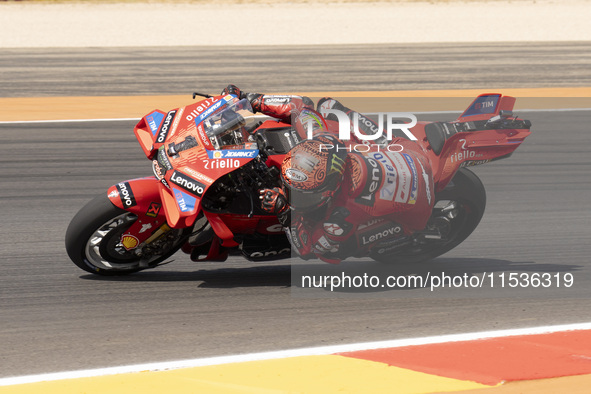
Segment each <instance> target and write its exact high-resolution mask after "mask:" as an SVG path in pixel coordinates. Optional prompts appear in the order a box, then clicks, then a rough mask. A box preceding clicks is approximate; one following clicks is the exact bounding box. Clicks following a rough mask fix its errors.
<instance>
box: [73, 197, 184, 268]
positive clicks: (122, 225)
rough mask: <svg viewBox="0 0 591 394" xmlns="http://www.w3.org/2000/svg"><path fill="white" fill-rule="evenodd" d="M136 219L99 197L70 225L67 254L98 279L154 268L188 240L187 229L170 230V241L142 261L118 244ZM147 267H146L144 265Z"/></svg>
mask: <svg viewBox="0 0 591 394" xmlns="http://www.w3.org/2000/svg"><path fill="white" fill-rule="evenodd" d="M136 220H137V216H136V215H135V214H133V213H131V212H128V211H126V210H124V209H121V208H119V207H117V206H115V205H113V203H111V201H110V200H109V198H108V197H107V195H106V193H101V194H100V195H99V196H97V197H96V198H95V199H93V200H92V201H90V202H89V203H88V204H86V205H85V206H84V207H83V208H82V209H80V211H78V213H77V214H76V216H74V218H73V219H72V221H71V222H70V225H69V226H68V229H67V231H66V251H67V252H68V256H70V259H71V260H72V262H73V263H74V264H76V265H77V266H78V267H80V268H81V269H83V270H84V271H87V272H91V273H93V274H98V275H124V274H130V273H133V272H137V271H141V270H142V269H145V268H147V267H154V266H156V265H157V264H158V263H160V262H162V261H163V260H165V259H166V258H168V257H169V256H171V255H172V254H174V253H175V252H176V251H177V250H178V249H179V248H180V247H181V245H182V244H183V242H184V241H185V240H186V238H187V237H188V233H189V232H190V229H182V230H177V229H172V230H170V231H171V232H172V233H169V234H167V236H168V239H169V241H168V242H162V247H161V248H160V249H158V250H157V252H156V253H152V254H151V255H150V256H148V257H146V256H144V257H143V258H144V260H145V261H144V262H143V263H144V264H142V265H140V260H141V258H140V257H139V256H137V255H136V254H135V253H134V251H133V250H131V251H128V250H126V249H125V248H124V247H123V246H122V245H121V244H120V238H121V235H122V234H123V233H124V232H125V231H126V230H127V229H128V228H129V227H131V225H132V224H133V223H134V222H135V221H136ZM146 263H147V264H146Z"/></svg>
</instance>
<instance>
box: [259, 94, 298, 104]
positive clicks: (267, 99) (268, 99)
mask: <svg viewBox="0 0 591 394" xmlns="http://www.w3.org/2000/svg"><path fill="white" fill-rule="evenodd" d="M290 101H291V97H289V96H264V97H263V103H265V104H267V105H269V104H270V105H281V104H287V103H289V102H290Z"/></svg>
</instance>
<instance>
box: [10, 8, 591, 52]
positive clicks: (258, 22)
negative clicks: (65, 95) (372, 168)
mask: <svg viewBox="0 0 591 394" xmlns="http://www.w3.org/2000/svg"><path fill="white" fill-rule="evenodd" d="M590 15H591V1H589V0H531V1H530V0H512V1H503V0H490V1H477V0H466V1H459V0H448V1H445V0H444V1H437V0H434V1H431V2H422V1H412V0H406V1H404V0H401V1H395V2H371V1H358V2H349V1H345V2H330V1H329V2H322V1H318V0H309V1H306V2H303V1H291V2H282V1H279V0H278V1H275V2H272V1H261V0H251V1H228V0H226V1H223V2H215V1H214V0H208V1H197V2H195V1H193V2H190V1H186V2H182V1H165V0H164V1H162V2H140V1H131V0H128V1H123V2H121V3H118V2H113V1H107V2H96V1H91V2H82V1H74V2H52V1H33V2H15V1H8V2H0V48H19V47H21V48H34V47H114V46H119V47H132V46H171V45H173V46H185V45H216V46H220V45H306V44H370V43H374V44H375V43H415V42H416V43H419V42H504V41H590V40H591V23H589V16H590Z"/></svg>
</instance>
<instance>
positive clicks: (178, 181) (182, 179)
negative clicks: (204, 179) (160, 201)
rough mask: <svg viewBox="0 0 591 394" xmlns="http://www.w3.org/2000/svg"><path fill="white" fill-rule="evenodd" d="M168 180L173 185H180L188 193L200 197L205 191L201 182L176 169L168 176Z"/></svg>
mask: <svg viewBox="0 0 591 394" xmlns="http://www.w3.org/2000/svg"><path fill="white" fill-rule="evenodd" d="M170 181H171V182H172V183H174V184H175V185H177V186H180V187H182V188H183V189H185V190H186V191H188V192H189V193H193V194H195V195H197V196H199V197H201V196H202V195H203V192H204V191H205V185H204V184H203V183H201V182H199V181H197V180H195V179H193V178H191V177H190V176H188V175H186V174H183V173H182V172H179V171H177V170H175V171H174V172H173V173H172V175H171V176H170Z"/></svg>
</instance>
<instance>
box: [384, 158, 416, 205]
mask: <svg viewBox="0 0 591 394" xmlns="http://www.w3.org/2000/svg"><path fill="white" fill-rule="evenodd" d="M388 157H389V158H390V159H392V163H393V164H394V167H395V168H396V173H397V174H398V187H397V189H396V196H394V202H401V203H406V202H408V199H409V195H410V188H411V183H412V179H411V177H412V175H411V172H410V169H409V168H408V165H407V164H406V161H405V160H404V159H403V157H402V155H401V154H400V153H389V154H388Z"/></svg>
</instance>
